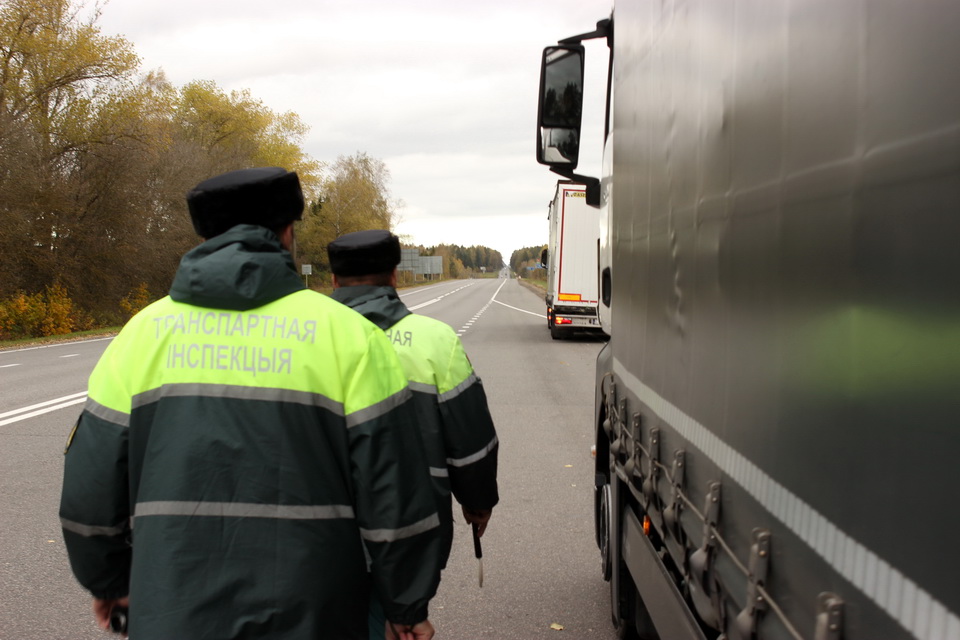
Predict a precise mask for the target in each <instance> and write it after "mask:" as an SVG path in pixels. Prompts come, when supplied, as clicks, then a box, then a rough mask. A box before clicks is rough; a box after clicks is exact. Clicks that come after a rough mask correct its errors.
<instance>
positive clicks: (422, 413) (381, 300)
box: [333, 286, 499, 564]
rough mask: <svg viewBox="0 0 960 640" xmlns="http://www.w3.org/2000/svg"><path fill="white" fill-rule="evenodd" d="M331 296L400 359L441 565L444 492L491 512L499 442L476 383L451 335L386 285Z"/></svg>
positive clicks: (447, 528)
mask: <svg viewBox="0 0 960 640" xmlns="http://www.w3.org/2000/svg"><path fill="white" fill-rule="evenodd" d="M333 298H334V299H335V300H339V301H340V302H342V303H344V304H346V305H347V306H349V307H351V308H353V309H355V310H357V311H359V312H360V313H362V314H363V315H364V316H365V317H366V318H367V319H368V320H370V321H371V322H373V323H374V324H376V325H377V326H378V327H380V328H381V329H383V330H384V331H385V332H386V335H387V338H389V340H390V342H391V343H392V344H393V347H394V349H395V350H396V352H397V355H398V356H400V362H401V363H402V364H403V369H404V371H405V372H406V374H407V378H408V380H409V381H410V390H411V391H413V397H414V402H415V406H416V408H417V417H418V424H419V426H420V433H421V434H422V436H423V441H424V448H425V449H426V451H427V460H428V462H429V464H430V475H431V476H432V477H433V480H434V487H435V489H436V491H437V495H438V496H439V497H440V510H441V511H440V513H441V519H442V526H443V529H444V538H445V540H444V556H443V559H444V564H446V559H447V556H448V555H449V552H450V543H451V540H452V535H453V531H452V521H451V519H452V512H451V502H450V493H451V491H452V492H453V495H454V497H455V498H456V499H457V501H458V502H459V503H460V504H462V505H463V506H465V507H467V508H470V509H491V508H493V506H494V505H496V504H497V502H498V500H499V495H498V492H497V453H498V448H499V444H498V440H497V433H496V430H495V428H494V426H493V419H492V418H491V416H490V410H489V408H488V407H487V396H486V394H485V393H484V390H483V384H482V383H481V381H480V378H479V377H477V375H476V373H475V372H474V370H473V366H472V365H471V364H470V360H469V359H468V358H467V354H466V352H465V351H464V350H463V344H462V343H461V342H460V338H458V337H457V334H456V333H455V332H454V330H453V329H451V328H450V326H449V325H447V324H446V323H443V322H440V321H439V320H435V319H433V318H429V317H427V316H422V315H417V314H413V313H411V312H410V310H409V309H407V307H406V306H405V305H404V304H403V302H402V301H401V300H400V298H399V296H398V295H397V292H396V290H395V289H394V288H393V287H374V286H355V287H341V288H339V289H336V290H334V292H333Z"/></svg>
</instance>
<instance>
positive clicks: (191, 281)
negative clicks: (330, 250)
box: [60, 225, 441, 640]
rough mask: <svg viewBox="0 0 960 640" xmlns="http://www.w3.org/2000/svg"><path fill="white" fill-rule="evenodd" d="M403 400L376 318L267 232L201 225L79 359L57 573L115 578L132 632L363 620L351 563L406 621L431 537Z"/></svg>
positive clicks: (267, 630) (431, 571)
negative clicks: (102, 347)
mask: <svg viewBox="0 0 960 640" xmlns="http://www.w3.org/2000/svg"><path fill="white" fill-rule="evenodd" d="M409 399H410V391H409V389H408V388H407V381H406V377H405V375H404V372H403V370H402V368H401V366H400V363H399V362H398V360H397V357H396V355H395V354H394V351H393V349H392V348H391V347H390V344H389V342H388V341H387V340H386V338H385V336H384V334H383V332H382V331H380V330H378V329H377V328H376V327H375V326H374V325H373V324H371V323H369V322H367V321H366V320H364V319H363V318H362V317H361V316H360V315H358V314H356V313H354V312H353V311H350V310H349V309H347V308H345V307H343V306H342V305H340V304H337V303H335V302H333V301H332V300H330V299H329V298H327V297H326V296H323V295H320V294H317V293H315V292H312V291H308V290H305V289H304V288H303V285H302V284H301V282H300V277H299V276H298V275H297V273H296V271H295V269H294V264H293V261H292V260H291V258H290V255H289V253H287V252H286V251H285V250H283V249H282V247H281V246H280V244H279V242H278V241H277V238H276V236H275V235H274V234H273V233H272V232H270V231H267V230H266V229H263V228H261V227H254V226H247V225H240V226H237V227H234V228H233V229H232V230H230V231H229V232H227V233H225V234H223V235H221V236H218V237H216V238H213V239H211V240H209V241H207V242H205V243H203V244H202V245H200V246H199V247H197V248H196V249H194V250H193V251H191V252H190V253H188V254H187V255H186V256H184V258H183V260H182V262H181V265H180V269H179V270H178V272H177V275H176V278H175V280H174V283H173V287H172V289H171V293H170V296H168V297H166V298H164V299H162V300H160V301H158V302H156V303H154V304H152V305H151V306H149V307H148V308H146V309H145V310H144V311H142V312H141V313H139V314H138V315H137V316H136V317H134V318H133V319H132V320H131V321H130V322H129V323H128V324H127V326H126V327H124V329H123V331H121V333H120V334H119V335H118V336H117V337H116V339H115V340H114V341H113V342H112V343H111V345H110V346H109V348H108V349H107V351H106V353H104V355H103V357H102V358H101V360H100V362H99V363H98V364H97V366H96V368H95V370H94V372H93V373H92V375H91V376H90V383H89V398H88V401H87V404H86V406H85V408H84V411H83V413H82V415H81V417H80V420H79V422H78V424H77V427H76V429H75V430H74V433H73V434H71V439H70V443H69V444H68V449H67V452H66V460H65V469H64V482H63V494H62V499H61V507H60V517H61V522H62V525H63V531H64V539H65V541H66V544H67V551H68V553H69V556H70V562H71V566H72V568H73V571H74V573H75V575H76V576H77V578H78V579H79V581H80V583H81V584H82V585H83V586H84V587H86V588H87V589H88V590H90V591H91V592H92V593H93V595H94V596H95V597H100V598H113V597H120V596H123V595H125V594H127V593H129V594H130V601H131V610H130V630H131V636H132V637H134V638H136V639H137V640H150V639H151V638H157V639H163V640H170V639H172V638H191V639H197V638H304V639H306V638H311V639H312V638H317V639H319V638H324V639H326V638H366V637H367V628H366V621H367V608H368V602H369V589H370V576H372V579H373V583H374V586H375V588H376V590H377V593H378V594H379V596H380V599H381V601H382V602H383V603H384V608H385V610H386V614H387V617H388V618H389V619H392V620H393V621H395V622H398V623H415V622H419V621H421V620H423V619H424V618H426V616H427V603H428V601H429V599H430V598H431V597H432V596H433V595H434V593H435V592H436V588H437V584H438V582H439V571H440V561H439V559H438V556H439V555H440V551H439V546H440V542H441V538H440V535H439V526H438V525H439V517H438V514H437V508H436V501H435V497H434V495H433V492H432V489H431V483H430V479H429V476H428V475H427V472H426V471H425V470H424V471H422V472H420V473H418V470H420V469H425V461H424V459H423V454H422V451H421V449H420V444H419V436H418V433H417V430H416V427H415V426H414V422H413V420H414V414H413V407H412V403H411V402H409ZM131 541H132V545H131ZM365 549H366V553H365ZM366 554H368V555H369V563H370V564H369V568H370V573H369V574H368V571H367V569H368V560H367V558H366V557H365V556H366Z"/></svg>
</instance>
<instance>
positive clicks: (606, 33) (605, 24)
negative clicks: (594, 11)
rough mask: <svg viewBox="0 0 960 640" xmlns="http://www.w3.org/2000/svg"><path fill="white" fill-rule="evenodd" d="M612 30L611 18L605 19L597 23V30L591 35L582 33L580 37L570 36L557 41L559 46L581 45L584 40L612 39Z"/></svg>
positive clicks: (590, 33)
mask: <svg viewBox="0 0 960 640" xmlns="http://www.w3.org/2000/svg"><path fill="white" fill-rule="evenodd" d="M611 34H612V30H611V29H610V18H605V19H603V20H600V21H599V22H597V28H596V29H595V30H594V31H591V32H589V33H581V34H580V35H578V36H570V37H569V38H564V39H563V40H559V41H557V44H580V43H581V42H583V41H584V40H593V39H595V38H608V39H609V38H610V36H611Z"/></svg>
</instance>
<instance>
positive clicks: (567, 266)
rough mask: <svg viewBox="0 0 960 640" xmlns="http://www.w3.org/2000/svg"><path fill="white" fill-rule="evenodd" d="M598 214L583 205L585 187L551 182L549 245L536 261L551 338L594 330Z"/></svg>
mask: <svg viewBox="0 0 960 640" xmlns="http://www.w3.org/2000/svg"><path fill="white" fill-rule="evenodd" d="M599 215H600V214H599V212H598V211H597V209H596V208H595V207H591V206H589V205H587V194H586V187H585V186H584V185H582V184H577V183H575V182H571V181H569V180H561V181H559V182H557V191H556V193H555V194H554V197H553V200H552V201H551V202H550V207H549V213H548V218H549V221H550V242H549V244H548V245H547V249H545V250H544V255H543V256H541V262H542V263H543V264H544V265H545V266H546V268H547V293H546V295H545V296H544V301H545V302H546V303H547V326H548V327H549V328H550V336H551V337H552V338H553V339H554V340H557V339H559V338H562V337H564V336H566V335H567V334H568V333H572V332H573V331H583V330H590V331H599V330H600V320H599V318H598V316H597V304H598V301H599V297H600V296H599V285H598V279H597V252H598V250H599V240H600V221H599Z"/></svg>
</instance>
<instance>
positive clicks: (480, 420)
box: [438, 336, 500, 509]
mask: <svg viewBox="0 0 960 640" xmlns="http://www.w3.org/2000/svg"><path fill="white" fill-rule="evenodd" d="M438 391H439V396H438V400H439V406H440V418H441V421H442V426H441V429H442V432H443V440H444V448H445V449H446V452H447V469H448V471H449V474H450V488H451V490H452V491H453V495H454V497H455V498H456V499H457V502H459V503H460V504H461V505H463V506H464V507H467V508H468V509H492V508H493V507H494V506H495V505H496V504H497V502H499V500H500V497H499V493H498V491H497V453H498V450H499V446H500V445H499V440H498V438H497V431H496V429H495V428H494V426H493V418H492V417H491V415H490V408H489V407H488V406H487V395H486V393H485V392H484V390H483V383H482V382H481V381H480V378H479V377H477V374H476V373H475V372H474V370H473V366H472V365H471V364H470V360H469V359H468V358H467V354H466V352H465V351H464V350H463V344H462V343H461V342H460V339H459V338H457V337H456V336H454V339H453V346H452V349H451V351H450V362H449V365H448V367H447V373H446V380H444V381H441V385H440V386H438Z"/></svg>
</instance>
